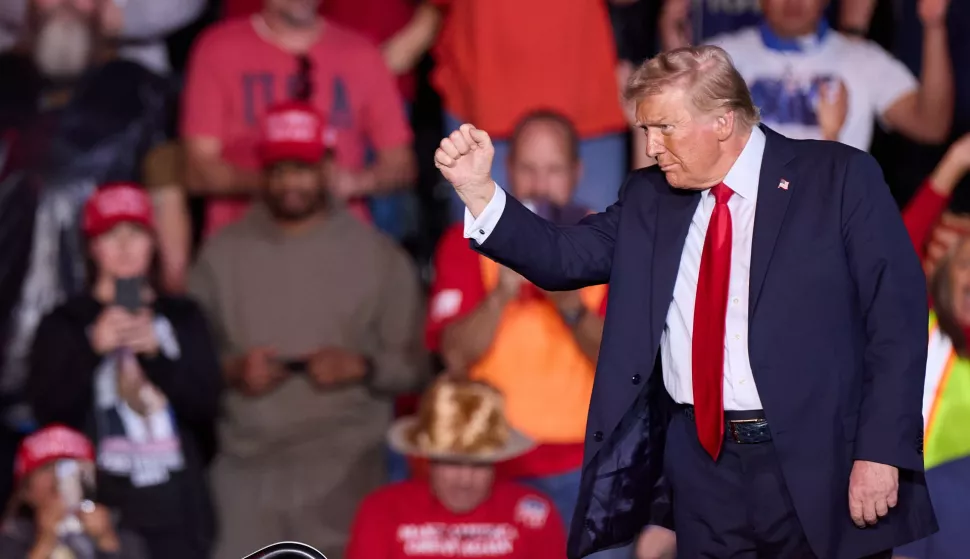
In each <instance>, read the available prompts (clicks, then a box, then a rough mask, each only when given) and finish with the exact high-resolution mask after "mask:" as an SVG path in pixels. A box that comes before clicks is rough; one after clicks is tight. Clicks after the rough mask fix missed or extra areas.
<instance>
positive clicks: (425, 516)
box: [346, 481, 566, 559]
mask: <svg viewBox="0 0 970 559" xmlns="http://www.w3.org/2000/svg"><path fill="white" fill-rule="evenodd" d="M565 556H566V534H565V531H564V530H563V523H562V520H561V519H560V517H559V514H558V513H557V512H556V510H555V508H554V507H553V506H552V503H550V502H549V500H548V499H546V498H545V497H543V496H541V495H539V494H538V493H536V492H534V491H532V490H530V489H527V488H525V487H522V486H519V485H516V484H513V483H511V482H503V481H496V482H495V485H494V487H493V488H492V494H491V495H490V496H489V498H488V499H487V500H486V501H485V502H484V503H482V504H481V505H480V506H479V507H478V508H476V509H475V510H474V511H472V512H470V513H468V514H462V515H456V514H454V513H452V512H451V511H449V510H447V509H445V508H444V507H443V506H442V505H441V503H440V502H438V500H437V499H436V498H435V497H434V496H433V495H432V493H431V487H430V486H429V485H428V484H427V483H425V482H420V481H407V482H403V483H398V484H394V485H389V486H386V487H384V488H381V489H378V490H377V491H376V492H374V493H372V494H371V495H370V496H368V497H367V499H365V500H364V502H363V503H362V504H361V506H360V509H359V510H358V511H357V517H356V519H355V520H354V526H353V528H352V529H351V533H350V542H349V544H348V546H347V555H346V557H347V559H413V558H414V557H499V558H506V559H563V557H565Z"/></svg>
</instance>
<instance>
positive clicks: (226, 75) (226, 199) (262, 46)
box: [182, 0, 415, 234]
mask: <svg viewBox="0 0 970 559" xmlns="http://www.w3.org/2000/svg"><path fill="white" fill-rule="evenodd" d="M319 3H320V0H265V4H264V9H263V11H262V12H261V13H260V14H256V15H254V16H253V17H252V18H245V19H235V20H231V21H228V22H223V23H220V24H218V25H216V26H214V27H213V28H211V29H209V30H208V31H206V32H205V33H204V34H203V36H202V37H201V38H200V39H199V41H198V42H197V44H196V45H195V47H194V52H193V56H192V60H191V61H190V65H189V71H188V76H187V81H186V90H185V98H184V107H183V109H184V110H183V115H182V133H183V135H184V136H185V138H186V150H187V177H188V181H187V185H186V186H187V187H188V188H189V189H190V190H191V191H192V192H194V193H196V194H203V195H206V196H210V197H211V199H210V201H209V202H208V207H207V211H206V232H207V234H211V233H213V232H215V231H216V230H218V229H219V228H221V227H223V226H225V225H227V224H228V223H231V222H232V221H235V220H236V219H238V218H239V217H240V216H241V215H242V214H243V213H244V212H245V210H246V208H247V207H248V205H249V197H250V196H251V195H252V194H254V193H255V192H257V191H258V189H259V187H260V182H261V178H260V172H259V159H258V157H257V154H256V150H255V147H256V142H257V140H258V138H259V123H260V120H261V119H262V117H263V115H264V114H265V110H266V107H267V106H269V105H273V104H275V103H278V102H281V101H284V100H286V99H293V98H298V97H301V96H305V97H307V98H308V99H309V100H310V101H311V103H312V104H313V106H314V107H315V108H316V109H317V110H318V111H319V112H320V113H322V114H324V115H326V116H327V119H328V122H329V124H330V126H331V128H332V130H331V133H332V134H333V135H334V137H335V139H336V141H335V146H334V147H335V154H336V157H335V160H334V161H335V165H333V166H332V167H331V175H332V176H331V177H330V178H329V180H330V183H331V187H330V192H331V194H332V195H333V196H334V197H335V198H336V199H338V200H342V201H346V200H352V199H356V200H359V199H360V198H361V197H364V196H371V195H375V194H381V193H387V192H390V191H393V190H396V189H400V188H406V187H410V186H411V183H412V181H413V179H414V173H415V162H414V156H413V153H412V151H411V131H410V129H409V127H408V123H407V120H406V118H405V114H404V105H403V102H402V101H401V98H400V95H399V94H398V91H397V89H396V87H395V84H394V80H393V76H392V75H391V74H390V72H388V70H387V68H386V66H385V65H384V62H383V60H382V58H381V53H380V51H379V50H378V49H377V48H376V47H374V46H373V45H372V44H371V43H370V42H369V41H368V40H367V39H365V38H363V37H361V36H359V35H357V34H356V33H354V32H352V31H349V30H347V29H345V28H343V27H341V26H339V25H336V24H333V23H330V22H325V21H323V20H322V19H320V18H319V17H318V16H317V7H318V5H319ZM368 149H373V150H374V152H375V155H374V163H373V164H371V165H367V164H366V163H367V159H366V156H367V151H368Z"/></svg>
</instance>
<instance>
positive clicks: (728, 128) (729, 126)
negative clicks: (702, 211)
mask: <svg viewBox="0 0 970 559" xmlns="http://www.w3.org/2000/svg"><path fill="white" fill-rule="evenodd" d="M736 124H737V123H736V121H735V119H734V111H727V112H726V113H724V114H722V115H718V116H716V117H714V132H715V133H716V134H717V139H718V140H720V141H722V142H723V141H725V140H727V139H728V138H730V137H731V135H732V134H733V133H734V127H735V125H736Z"/></svg>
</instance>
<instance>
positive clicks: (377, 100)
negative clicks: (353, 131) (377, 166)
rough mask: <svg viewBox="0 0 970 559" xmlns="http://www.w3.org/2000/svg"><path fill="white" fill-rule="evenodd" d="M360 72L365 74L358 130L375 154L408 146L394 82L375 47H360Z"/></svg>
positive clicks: (401, 101) (408, 129)
mask: <svg viewBox="0 0 970 559" xmlns="http://www.w3.org/2000/svg"><path fill="white" fill-rule="evenodd" d="M362 51H363V52H362V55H361V61H360V71H361V72H366V73H367V74H368V76H367V79H366V80H365V81H366V83H367V88H366V95H367V97H366V99H365V101H364V106H363V115H362V117H363V118H362V119H361V120H362V122H361V127H362V129H363V131H364V134H365V135H366V137H367V139H368V141H370V144H371V145H372V146H373V147H374V149H376V150H377V151H381V150H387V149H393V148H398V147H402V146H407V145H410V143H411V140H412V134H411V125H410V124H409V123H408V119H407V115H406V114H405V112H404V99H402V98H401V91H400V90H399V89H398V88H397V80H396V78H395V77H394V76H393V75H392V74H391V71H390V70H388V69H387V65H386V64H385V63H384V58H383V57H382V56H381V52H380V51H379V50H378V49H377V47H375V46H373V45H370V44H367V45H366V46H364V47H362Z"/></svg>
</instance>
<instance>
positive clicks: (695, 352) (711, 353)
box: [691, 182, 734, 460]
mask: <svg viewBox="0 0 970 559" xmlns="http://www.w3.org/2000/svg"><path fill="white" fill-rule="evenodd" d="M732 194H734V192H733V191H732V190H731V189H730V188H728V187H727V185H725V184H724V183H723V182H722V183H720V184H718V185H717V186H715V187H714V188H712V189H711V195H713V196H714V213H712V214H711V221H710V223H709V224H708V226H707V237H705V238H704V252H703V254H702V255H701V269H700V273H699V275H698V278H697V294H696V296H695V298H694V335H693V338H692V340H691V359H692V364H693V366H692V369H693V370H692V373H693V384H694V423H695V424H696V425H697V438H698V439H700V442H701V446H703V447H704V450H706V451H707V453H708V454H710V455H711V457H712V458H714V459H715V460H717V456H718V454H720V453H721V443H722V442H723V441H724V398H723V396H722V391H723V387H724V321H725V316H726V314H727V301H728V283H729V281H730V277H731V210H730V209H728V205H727V202H728V200H729V199H730V198H731V195H732Z"/></svg>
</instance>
